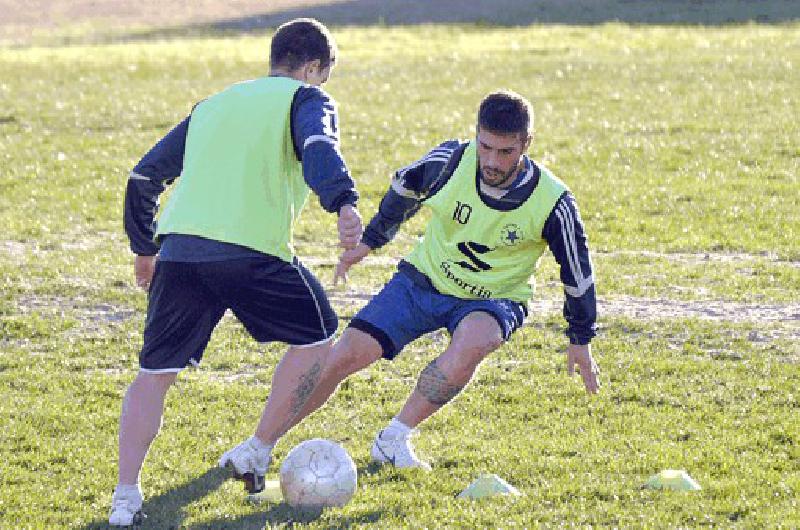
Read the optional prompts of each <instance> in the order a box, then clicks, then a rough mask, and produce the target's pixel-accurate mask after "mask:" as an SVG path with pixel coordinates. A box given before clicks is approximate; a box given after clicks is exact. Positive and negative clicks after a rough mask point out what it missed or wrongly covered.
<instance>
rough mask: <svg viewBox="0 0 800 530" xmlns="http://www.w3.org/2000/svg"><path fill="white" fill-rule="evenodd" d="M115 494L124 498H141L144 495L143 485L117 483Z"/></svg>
mask: <svg viewBox="0 0 800 530" xmlns="http://www.w3.org/2000/svg"><path fill="white" fill-rule="evenodd" d="M114 496H115V497H120V498H123V499H139V500H141V499H142V498H143V497H142V487H141V486H140V485H139V484H138V483H137V484H117V487H116V488H114Z"/></svg>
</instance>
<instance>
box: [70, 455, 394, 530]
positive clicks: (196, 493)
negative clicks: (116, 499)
mask: <svg viewBox="0 0 800 530" xmlns="http://www.w3.org/2000/svg"><path fill="white" fill-rule="evenodd" d="M229 478H230V473H229V472H228V471H227V470H225V469H220V468H217V467H214V468H211V469H209V470H208V471H206V472H205V473H203V474H202V475H200V476H199V477H197V478H194V479H192V480H190V481H189V482H186V483H185V484H183V485H181V486H178V487H177V488H175V489H173V490H170V491H168V492H166V493H163V494H161V495H159V496H157V497H153V498H151V499H146V500H145V502H144V505H143V506H142V511H143V512H144V513H145V514H147V518H146V519H145V520H144V523H143V524H142V525H141V526H140V527H138V528H142V529H143V530H144V529H148V528H153V529H159V530H164V529H177V528H185V526H184V525H183V519H184V513H183V508H184V507H186V506H188V505H190V504H192V503H193V502H196V501H197V500H199V499H201V498H203V497H205V496H206V495H208V494H209V493H211V492H212V491H214V490H216V489H217V488H219V487H220V485H222V483H223V482H225V481H226V480H228V479H229ZM263 506H264V508H265V510H266V511H259V512H257V513H252V514H249V515H243V516H240V517H232V518H227V517H226V518H220V519H214V520H212V521H208V522H205V523H201V524H197V525H192V526H191V528H192V529H193V530H212V529H215V530H216V529H219V528H226V529H237V530H246V529H262V528H264V527H265V526H268V525H280V524H293V523H310V522H312V521H314V520H316V519H318V518H319V517H320V516H321V514H318V513H306V512H303V511H301V510H296V509H294V508H292V507H291V506H289V505H288V504H286V503H285V502H281V503H278V504H266V503H265V504H264V505H263ZM383 513H384V512H383V511H382V510H372V511H368V512H365V513H363V514H360V515H357V516H347V517H341V518H336V517H330V518H328V519H326V526H327V527H328V528H349V527H351V526H353V525H359V524H366V523H375V522H378V521H379V520H380V519H381V517H382V516H383ZM323 515H324V514H323ZM101 528H103V529H107V528H109V525H108V522H107V519H106V518H105V517H104V518H103V519H101V520H98V521H94V522H92V523H89V524H88V525H86V526H84V527H82V530H98V529H101Z"/></svg>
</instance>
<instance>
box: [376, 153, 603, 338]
mask: <svg viewBox="0 0 800 530" xmlns="http://www.w3.org/2000/svg"><path fill="white" fill-rule="evenodd" d="M463 145H465V142H460V141H458V140H450V141H447V142H444V143H442V144H440V145H439V146H437V147H436V148H434V149H432V150H431V151H429V152H428V153H427V154H426V155H425V156H424V157H422V158H421V159H420V160H418V161H416V162H414V163H413V164H410V165H408V166H406V167H404V168H402V169H400V170H399V171H397V172H396V173H395V174H394V177H393V178H392V183H391V187H390V188H389V190H388V191H387V193H386V195H385V196H384V197H383V199H382V200H381V203H380V206H379V208H378V212H377V213H376V214H375V216H374V217H373V218H372V220H371V221H370V223H369V224H368V225H367V227H366V229H365V230H364V236H363V238H362V241H363V242H364V243H365V244H366V245H367V246H369V247H370V248H373V249H376V248H380V247H382V246H383V245H385V244H386V243H388V242H389V241H390V240H391V239H392V238H393V237H394V236H395V234H396V233H397V230H398V229H399V227H400V225H401V224H402V223H403V222H404V221H406V220H407V219H409V218H410V217H411V216H413V215H414V214H415V213H417V211H419V209H420V208H421V206H422V203H423V201H424V200H425V199H427V198H429V197H431V196H433V195H434V194H436V193H437V192H438V191H439V190H440V189H441V188H442V187H443V186H444V184H445V183H446V182H447V180H448V179H449V178H450V176H451V175H452V173H451V174H447V173H446V172H443V171H442V170H443V169H444V168H445V165H446V164H447V163H448V161H449V160H450V157H451V155H452V154H453V152H454V151H456V149H458V148H459V147H460V146H463ZM524 162H525V168H524V169H523V170H522V171H520V173H519V174H518V175H517V178H516V180H515V182H514V184H513V185H512V186H511V188H510V189H509V190H508V191H507V192H506V193H505V194H503V195H501V194H499V193H496V191H497V190H492V189H490V188H488V187H486V186H484V185H483V183H482V182H481V186H480V193H481V197H482V199H483V200H484V201H485V203H486V204H487V205H489V206H490V207H492V208H495V209H497V210H501V211H504V210H511V209H514V208H516V207H517V206H519V205H520V204H521V203H522V202H524V201H525V200H527V199H528V197H530V195H531V193H533V190H534V188H535V187H536V185H537V184H538V182H539V173H540V170H539V167H538V166H537V164H536V163H535V162H534V161H533V160H530V159H529V158H528V157H527V156H526V157H525V160H524ZM479 171H480V170H479ZM443 173H444V174H443ZM542 238H543V239H544V240H545V241H547V244H548V247H549V248H550V251H551V252H552V253H553V256H554V257H555V259H556V262H557V263H558V265H559V267H560V277H561V282H562V283H563V285H564V296H565V300H564V308H563V314H564V318H565V319H566V321H567V330H566V335H567V336H568V337H569V339H570V342H571V343H572V344H588V343H589V342H590V341H591V339H592V338H593V337H594V336H595V334H596V332H597V324H596V319H597V302H596V297H595V287H594V276H593V271H592V261H591V257H590V255H589V247H588V244H587V237H586V233H585V231H584V227H583V221H582V220H581V217H580V213H579V211H578V205H577V203H576V202H575V197H574V196H573V195H572V193H570V192H569V191H566V192H564V193H563V194H562V195H561V197H560V198H559V200H558V202H557V203H556V205H555V206H554V207H553V210H552V211H551V212H550V215H549V216H548V218H547V221H546V222H545V224H544V228H543V229H542ZM400 268H401V269H403V268H405V269H406V270H407V269H408V268H413V266H412V265H411V264H409V263H408V262H401V265H400ZM414 271H416V269H414ZM416 272H417V273H419V272H418V271H416ZM419 274H421V273H419Z"/></svg>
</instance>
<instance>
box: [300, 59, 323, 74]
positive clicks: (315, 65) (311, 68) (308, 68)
mask: <svg viewBox="0 0 800 530" xmlns="http://www.w3.org/2000/svg"><path fill="white" fill-rule="evenodd" d="M321 66H322V61H320V60H319V59H314V60H313V61H309V62H307V63H306V65H305V68H304V71H305V73H306V76H308V74H312V73H314V72H317V73H319V72H320V70H322V68H321Z"/></svg>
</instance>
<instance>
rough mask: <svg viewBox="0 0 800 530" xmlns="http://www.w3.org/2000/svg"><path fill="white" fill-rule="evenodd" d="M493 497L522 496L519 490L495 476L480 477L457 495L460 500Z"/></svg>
mask: <svg viewBox="0 0 800 530" xmlns="http://www.w3.org/2000/svg"><path fill="white" fill-rule="evenodd" d="M492 495H515V496H516V495H520V493H519V490H518V489H517V488H515V487H514V486H512V485H511V484H509V483H508V482H506V481H505V480H503V479H501V478H500V477H498V476H497V475H495V474H485V475H481V476H479V477H478V478H477V479H475V481H474V482H473V483H472V484H470V485H469V486H467V487H466V489H465V490H464V491H462V492H461V493H459V494H458V495H457V498H459V499H482V498H484V497H490V496H492Z"/></svg>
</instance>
